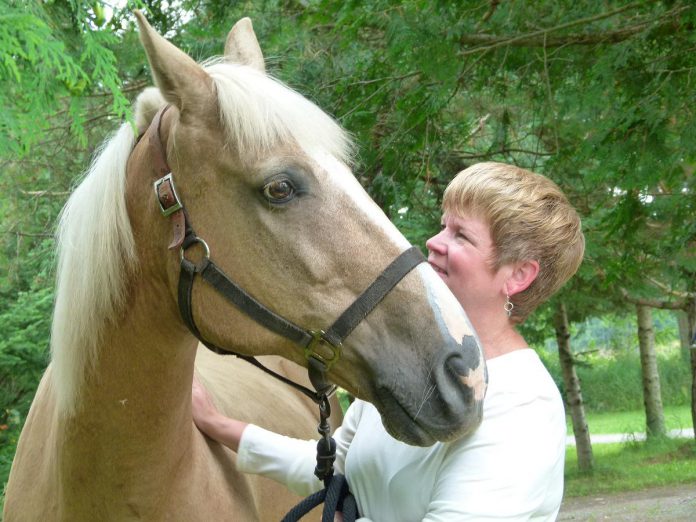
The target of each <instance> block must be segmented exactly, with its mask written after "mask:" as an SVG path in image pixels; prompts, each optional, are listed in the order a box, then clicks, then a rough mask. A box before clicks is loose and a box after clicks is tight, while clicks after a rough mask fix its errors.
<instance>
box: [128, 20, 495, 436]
mask: <svg viewBox="0 0 696 522" xmlns="http://www.w3.org/2000/svg"><path fill="white" fill-rule="evenodd" d="M137 16H138V23H139V25H140V31H141V40H142V42H143V45H144V48H145V51H146V54H147V57H148V60H149V63H150V65H151V70H152V75H153V77H154V80H155V83H156V85H157V88H158V91H147V92H146V93H145V94H143V95H141V97H140V98H139V100H138V104H137V109H136V113H137V114H136V119H137V125H138V127H139V128H138V130H139V132H145V131H147V132H146V134H145V136H144V138H143V139H141V141H140V142H139V143H138V144H137V145H136V146H135V149H134V151H133V153H132V155H131V157H130V160H129V162H128V167H127V172H126V204H127V207H128V215H129V218H130V222H131V226H132V230H133V237H134V242H135V250H136V256H137V258H138V270H139V271H141V272H142V273H143V274H145V275H148V276H149V277H151V278H153V279H155V280H158V281H162V282H163V283H164V284H165V285H166V286H167V287H168V288H169V290H170V292H169V293H170V296H171V301H169V302H163V303H161V306H162V307H163V308H166V309H171V308H175V307H176V303H177V301H178V299H180V296H179V295H178V286H179V277H180V269H181V257H182V256H184V255H185V257H186V258H192V259H194V261H195V259H200V258H201V256H203V255H204V254H203V252H202V249H201V248H200V245H194V246H193V247H191V248H190V249H188V250H187V251H186V252H185V254H184V252H180V249H179V248H178V244H177V241H176V240H173V239H172V236H173V232H172V224H171V222H170V219H169V218H165V217H163V215H162V212H161V209H160V202H158V199H157V197H156V196H155V194H154V192H153V189H152V187H153V183H154V182H156V181H157V180H158V179H159V178H160V175H161V173H160V172H158V168H157V163H158V161H159V160H158V159H157V158H156V156H157V152H156V148H154V149H153V147H152V146H151V141H150V140H149V138H150V137H151V136H152V135H154V134H155V133H156V135H157V140H160V142H161V150H162V155H163V159H164V161H165V163H166V164H167V165H168V167H169V168H170V169H171V174H172V179H173V180H174V183H175V186H176V191H177V194H178V198H179V199H180V200H181V202H182V203H183V205H185V208H186V212H187V215H188V220H189V222H190V224H191V225H192V226H193V227H194V228H195V231H196V234H197V237H199V238H201V239H202V240H204V241H205V244H206V246H207V247H208V249H209V256H210V259H212V260H214V262H215V264H216V265H217V266H219V267H220V270H221V271H222V272H224V273H225V274H227V275H228V276H229V277H230V278H231V279H232V280H233V281H234V282H235V283H236V284H238V285H239V286H240V287H241V288H243V289H244V290H245V291H246V292H247V293H248V294H250V295H251V296H253V298H254V299H255V300H256V301H258V302H259V303H263V304H264V305H265V306H266V307H267V308H269V309H271V310H272V311H273V313H274V314H277V315H278V316H281V317H283V318H285V319H287V320H288V321H289V322H290V323H292V324H295V325H301V326H302V327H303V328H307V329H308V330H321V329H324V328H326V327H327V326H328V325H330V324H332V323H333V322H334V320H335V319H336V318H337V317H339V316H340V315H341V313H342V312H343V311H344V310H345V309H346V308H347V307H348V306H349V305H350V304H351V303H353V302H354V301H355V300H356V298H357V296H359V295H360V294H361V293H362V292H363V291H364V290H365V288H367V287H368V286H369V285H370V284H371V283H372V282H373V281H374V280H375V278H376V277H378V276H379V274H380V273H381V272H382V271H383V270H384V269H385V267H387V266H388V265H389V264H390V263H391V262H392V261H393V260H394V259H395V258H397V257H398V256H400V255H401V254H402V253H403V252H404V251H405V250H407V249H408V248H409V247H410V245H409V244H408V242H407V241H406V239H405V238H404V237H403V236H402V235H401V234H400V233H399V232H398V231H397V229H396V228H395V227H394V225H393V224H392V223H391V222H390V221H389V219H388V218H387V217H386V216H385V215H384V213H383V212H382V211H381V210H380V209H379V208H378V206H377V205H376V204H375V203H374V202H373V201H372V200H371V199H370V198H369V196H368V195H367V193H366V192H365V191H364V189H363V188H362V187H361V186H360V184H359V183H358V181H357V180H356V179H355V177H354V176H353V175H352V173H351V171H350V168H349V165H350V159H351V150H352V145H351V142H350V139H349V138H348V136H347V134H346V133H345V132H344V131H343V130H342V129H341V127H340V126H339V125H338V124H336V123H335V122H334V121H333V120H332V119H331V118H330V117H329V116H327V115H326V114H325V113H323V112H322V111H321V110H320V109H319V108H317V107H316V106H315V105H314V104H312V103H311V102H309V101H308V100H306V99H305V98H303V97H302V96H300V95H299V94H297V93H296V92H294V91H293V90H291V89H289V88H288V87H286V86H285V85H283V84H282V83H280V82H279V81H277V80H275V79H274V78H272V77H271V76H269V75H268V74H266V72H265V70H264V58H263V55H262V53H261V49H260V47H259V44H258V42H257V40H256V37H255V35H254V32H253V29H252V26H251V23H250V21H249V20H248V19H244V20H241V21H240V22H238V23H237V24H236V25H235V26H234V28H233V29H232V30H231V32H230V34H229V36H228V38H227V44H226V47H225V56H224V57H223V58H221V59H218V60H215V61H210V62H208V63H207V64H203V65H200V64H198V63H196V62H195V61H194V60H193V59H192V58H190V57H189V56H188V55H187V54H186V53H184V52H183V51H181V50H180V49H178V48H177V47H176V46H174V45H173V44H171V43H170V42H168V41H167V40H165V39H164V38H163V37H162V36H160V35H159V34H158V33H157V32H156V31H155V30H154V29H153V28H152V27H151V26H150V25H149V24H148V23H147V21H146V20H145V18H144V17H143V16H142V15H141V14H140V13H138V15H137ZM166 104H168V105H169V108H168V110H167V111H166V112H165V113H164V114H163V115H162V116H161V121H158V123H157V125H156V127H157V128H156V129H153V128H152V125H151V122H152V121H153V115H154V113H156V112H157V111H158V110H160V109H161V108H162V106H164V105H166ZM148 127H149V130H148ZM146 138H147V139H146ZM172 244H174V245H175V246H176V247H177V248H169V247H170V245H172ZM196 251H198V252H196ZM191 306H192V313H193V316H194V317H195V322H196V326H197V328H198V330H199V331H200V334H201V335H202V336H203V337H205V338H206V339H208V340H209V341H211V342H212V343H214V344H215V345H217V346H220V347H223V348H225V349H228V350H230V351H234V352H237V353H241V354H244V355H266V354H274V355H281V356H283V357H285V358H287V359H290V360H292V361H294V362H296V363H298V364H301V365H304V366H307V364H308V363H307V359H306V358H305V356H304V352H303V350H302V349H299V348H298V347H297V346H296V344H295V343H293V342H291V341H290V340H288V339H286V338H284V337H282V336H280V335H278V334H277V333H275V332H273V331H270V330H268V329H266V328H263V327H262V326H260V325H259V324H257V323H256V322H255V321H254V320H253V319H251V318H250V317H249V316H248V315H247V314H245V313H244V312H243V311H241V310H240V309H238V308H237V307H235V306H233V305H231V304H230V303H228V302H227V301H226V300H225V299H224V298H223V297H222V296H221V295H220V294H219V293H218V292H216V290H215V289H214V288H213V287H212V286H211V285H210V284H207V283H206V282H200V283H197V284H196V285H195V286H194V287H193V291H192V295H191ZM176 327H177V328H182V331H184V330H183V322H179V324H177V325H176ZM341 348H342V353H341V356H340V359H339V360H337V361H336V362H335V363H334V364H332V365H331V366H330V368H328V374H327V375H328V377H329V379H331V380H332V381H333V382H335V383H336V384H338V385H340V386H342V387H343V388H345V389H347V390H348V391H350V392H351V393H353V394H354V395H355V396H357V397H359V398H362V399H364V400H367V401H370V402H372V403H373V404H374V405H375V406H376V407H377V409H378V410H379V412H380V414H381V415H382V419H383V422H384V425H385V427H386V429H387V430H388V431H389V432H390V433H391V434H393V435H394V436H395V437H396V438H398V439H400V440H403V441H405V442H408V443H412V444H418V445H427V444H431V443H433V442H434V441H435V440H449V439H452V438H454V437H457V436H461V435H462V434H464V433H467V432H469V431H471V430H472V429H473V428H475V427H476V426H477V425H478V423H479V422H480V418H481V412H482V400H483V396H484V392H485V386H486V372H485V363H484V360H483V357H482V353H481V350H480V347H479V344H478V342H477V340H476V337H475V334H474V333H473V330H472V328H471V326H470V323H469V321H468V320H467V318H466V315H465V313H464V311H463V309H462V308H461V306H460V305H459V303H458V302H457V301H456V299H455V298H454V297H453V295H452V294H451V293H450V292H449V290H448V289H447V288H446V286H445V285H444V283H443V282H442V281H441V280H440V278H439V277H437V275H436V274H435V273H434V271H433V270H432V268H431V267H430V266H428V265H427V263H423V264H420V265H419V266H418V267H417V268H415V269H414V270H412V271H410V272H409V273H408V274H407V275H405V276H404V277H403V279H401V280H400V281H399V282H398V283H397V284H396V285H395V286H394V288H393V289H392V290H391V291H390V292H389V293H388V294H387V295H386V296H384V298H383V300H382V301H381V302H380V303H379V304H378V305H377V306H376V307H375V308H374V310H373V311H371V312H370V313H369V315H367V317H365V318H364V320H362V321H361V322H360V323H359V324H358V325H357V326H356V327H355V329H354V330H352V331H351V332H350V334H349V335H348V336H347V337H346V338H345V339H344V340H343V343H342V347H341Z"/></svg>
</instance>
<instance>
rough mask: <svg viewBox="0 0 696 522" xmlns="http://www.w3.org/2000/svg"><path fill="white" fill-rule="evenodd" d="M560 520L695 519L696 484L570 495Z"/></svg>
mask: <svg viewBox="0 0 696 522" xmlns="http://www.w3.org/2000/svg"><path fill="white" fill-rule="evenodd" d="M557 520H558V521H568V520H575V521H587V522H590V521H600V520H611V521H612V522H614V521H631V522H641V521H646V522H647V521H650V522H681V521H685V522H686V521H689V522H693V521H696V484H685V485H680V486H669V487H663V488H652V489H648V490H644V491H631V492H629V493H615V494H611V495H602V496H593V497H578V498H570V499H567V500H565V501H564V502H563V505H562V506H561V512H560V513H559V515H558V519H557Z"/></svg>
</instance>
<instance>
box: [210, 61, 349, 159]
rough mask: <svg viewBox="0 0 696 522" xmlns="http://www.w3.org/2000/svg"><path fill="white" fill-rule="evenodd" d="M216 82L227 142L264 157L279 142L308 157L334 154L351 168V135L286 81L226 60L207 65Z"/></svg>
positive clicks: (251, 153) (251, 154) (246, 152)
mask: <svg viewBox="0 0 696 522" xmlns="http://www.w3.org/2000/svg"><path fill="white" fill-rule="evenodd" d="M204 65H205V69H206V71H207V72H208V74H209V75H210V76H211V77H212V79H213V82H214V84H215V89H216V95H217V99H218V104H219V111H220V117H221V120H222V122H223V125H224V127H225V130H226V132H227V139H228V142H229V143H230V144H232V145H233V146H234V147H238V148H239V150H241V151H244V154H245V155H249V156H251V157H255V158H260V157H263V156H264V155H265V154H267V153H269V152H270V151H271V150H272V149H273V147H274V146H276V145H278V144H279V143H288V142H294V143H296V144H297V145H299V147H300V148H301V149H303V150H304V151H305V152H307V153H308V154H315V153H317V152H324V153H328V154H330V155H332V156H334V157H336V158H337V159H339V160H340V161H342V162H344V163H346V164H350V163H352V159H353V152H354V145H353V142H352V140H351V137H350V135H349V134H348V133H347V132H346V131H345V130H344V129H343V128H342V127H341V126H340V125H339V124H338V123H337V122H336V121H335V120H334V119H333V118H331V117H330V116H329V115H328V114H326V113H325V112H324V111H322V110H321V109H320V108H319V107H317V106H316V105H315V104H314V103H312V102H311V101H309V100H308V99H306V98H305V97H303V96H301V95H300V94H298V93H297V92H295V91H294V90H293V89H291V88H290V87H288V86H287V85H285V84H283V83H282V82H281V81H279V80H277V79H275V78H273V77H271V76H269V75H267V74H266V73H264V72H261V71H258V70H256V69H254V68H252V67H249V66H246V65H239V64H234V63H229V62H226V61H224V60H223V59H221V58H218V59H215V60H212V61H208V62H206V64H204Z"/></svg>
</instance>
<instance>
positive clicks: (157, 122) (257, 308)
mask: <svg viewBox="0 0 696 522" xmlns="http://www.w3.org/2000/svg"><path fill="white" fill-rule="evenodd" d="M168 108H169V106H166V107H164V108H163V109H161V110H160V111H159V112H158V113H157V114H156V116H155V117H154V119H153V121H152V123H151V125H150V129H148V133H149V134H150V137H149V139H150V144H151V145H152V147H153V148H154V158H153V161H154V163H155V165H154V167H155V170H156V171H157V173H158V174H159V175H160V176H161V177H160V178H159V179H158V180H157V181H155V183H154V189H155V195H156V197H157V200H158V202H159V205H160V209H161V211H162V214H163V215H164V216H168V217H170V219H171V220H172V227H173V232H172V234H173V239H172V242H171V243H170V245H169V248H170V249H173V248H177V247H178V248H180V263H181V270H180V274H179V287H178V301H179V312H180V314H181V317H182V319H183V320H184V322H185V323H186V326H187V327H188V329H189V330H190V331H191V333H193V334H194V335H195V336H196V337H197V338H198V339H199V340H200V341H201V342H202V343H203V344H204V345H205V346H206V347H208V348H209V349H211V350H212V351H214V352H215V353H218V354H225V353H227V354H229V353H232V354H235V355H237V356H238V357H240V358H242V359H244V360H246V361H248V362H250V363H252V364H254V365H255V366H257V367H259V368H261V369H263V370H264V371H266V372H267V373H270V374H272V375H273V376H274V377H276V378H278V379H280V380H282V381H283V382H285V383H287V384H289V385H291V386H293V387H294V388H296V389H297V390H299V391H301V392H302V393H304V394H305V395H307V396H308V397H310V398H311V399H312V400H314V401H315V402H317V403H318V404H320V406H322V409H323V408H325V407H326V408H328V401H327V400H326V398H327V395H329V394H330V393H332V392H333V391H334V389H335V386H334V385H331V384H330V383H328V382H327V380H326V372H327V371H328V370H329V369H330V368H331V367H332V366H333V365H334V364H335V363H336V362H337V361H338V360H339V358H340V356H341V350H342V344H343V341H344V340H345V339H346V337H348V335H349V334H350V333H351V332H352V331H353V330H354V329H355V327H357V326H358V324H360V322H361V321H362V320H363V319H365V318H366V317H367V315H368V314H369V313H370V312H371V311H372V310H373V309H374V308H375V307H376V306H377V305H378V304H379V303H380V302H381V301H382V299H384V297H385V296H386V295H387V294H388V293H389V292H390V291H391V290H392V289H393V288H394V287H395V286H396V285H397V284H398V283H399V281H401V279H403V278H404V276H406V274H408V273H409V272H410V271H411V270H413V269H414V268H415V267H416V266H418V265H419V264H420V263H422V262H424V261H425V258H424V256H423V254H422V253H421V252H420V250H419V249H418V248H417V247H415V246H414V247H411V248H409V249H407V250H406V251H404V252H402V253H401V255H399V256H398V257H397V258H396V259H395V260H394V261H393V262H392V263H391V264H390V265H389V266H387V268H385V269H384V271H383V272H382V273H381V274H380V275H379V276H378V277H377V278H376V279H375V280H374V281H373V282H372V284H370V286H368V287H367V289H366V290H365V291H364V292H363V293H362V294H361V295H360V296H359V297H358V298H357V299H356V300H355V301H354V302H353V303H352V304H351V305H350V306H349V307H348V308H347V309H346V310H345V311H344V312H343V313H342V314H341V315H340V316H339V317H338V319H336V321H335V322H334V323H333V324H332V325H331V326H330V327H329V328H328V329H327V330H326V331H324V330H318V329H316V330H309V329H306V328H302V327H301V326H298V325H296V324H295V323H293V322H292V321H290V320H288V319H285V318H284V317H281V316H280V315H278V314H276V313H275V312H273V311H272V310H270V309H269V308H267V307H266V306H265V305H264V304H262V303H260V302H259V301H257V300H256V299H255V298H254V297H252V296H251V295H250V294H249V293H247V292H246V291H245V290H244V289H242V288H241V287H240V286H238V285H237V284H236V283H234V282H233V281H232V280H231V279H230V278H229V277H227V275H226V274H225V273H224V272H223V271H222V270H221V269H220V268H219V267H218V266H217V265H216V264H215V263H214V262H213V261H211V260H210V250H209V248H208V245H207V244H206V242H205V241H204V240H203V239H202V238H200V237H198V236H197V235H196V233H195V231H194V230H193V227H192V226H191V222H190V220H189V217H188V213H187V212H186V209H185V207H184V205H183V203H182V201H181V199H180V198H179V196H178V194H177V193H176V188H175V186H174V180H173V176H172V173H171V169H170V168H169V166H168V164H167V159H166V152H165V149H164V146H163V145H162V140H161V137H160V126H161V119H162V115H163V114H164V112H165V111H166V110H167V109H168ZM195 244H200V245H201V246H203V248H204V250H205V255H204V257H203V259H202V260H200V261H198V262H192V261H190V260H188V259H187V258H186V255H185V253H186V250H188V249H189V248H190V247H191V246H193V245H195ZM198 275H200V276H201V277H202V278H203V279H204V280H205V281H207V282H208V283H209V284H210V285H211V286H212V287H213V288H214V289H215V290H216V291H217V292H218V293H220V294H221V295H222V296H223V297H224V298H225V299H226V300H227V301H229V302H230V303H232V304H233V305H235V306H236V307H237V308H238V309H239V310H241V311H243V312H244V313H245V314H246V315H247V316H249V317H250V318H251V319H253V320H254V321H256V322H257V323H258V324H260V325H261V326H264V327H265V328H267V329H268V330H270V331H272V332H274V333H276V334H278V335H280V336H282V337H285V338H286V339H289V340H290V341H292V342H294V343H295V344H297V345H299V346H300V347H301V348H302V349H303V351H304V356H305V358H306V359H307V361H308V371H309V377H310V381H311V382H312V385H313V386H314V387H315V388H316V390H317V392H316V393H315V392H312V391H311V390H309V389H308V388H305V387H304V386H301V385H299V384H296V383H294V382H293V381H290V380H289V379H287V378H286V377H284V376H282V375H279V374H277V373H275V372H273V371H272V370H269V369H268V368H266V367H264V366H263V365H262V364H261V363H259V362H258V361H257V360H256V359H254V358H253V357H251V356H247V355H241V354H238V353H236V352H233V351H231V350H228V349H223V348H220V347H218V346H216V345H214V344H212V343H210V342H208V341H206V340H205V339H204V338H203V336H202V335H201V333H200V331H199V330H198V328H197V326H196V323H195V321H194V319H193V309H192V303H191V296H192V292H193V284H194V282H195V279H196V276H198ZM327 354H328V355H327ZM325 413H326V416H327V417H328V413H330V410H328V412H325Z"/></svg>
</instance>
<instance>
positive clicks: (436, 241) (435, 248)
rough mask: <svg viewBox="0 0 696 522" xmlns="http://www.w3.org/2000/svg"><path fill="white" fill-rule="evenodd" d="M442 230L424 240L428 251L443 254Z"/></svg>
mask: <svg viewBox="0 0 696 522" xmlns="http://www.w3.org/2000/svg"><path fill="white" fill-rule="evenodd" d="M442 232H443V231H440V232H439V233H438V234H435V235H434V236H433V237H431V238H430V239H428V240H427V241H426V242H425V248H427V249H428V252H434V253H436V254H444V252H445V242H444V241H443V240H442Z"/></svg>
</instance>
